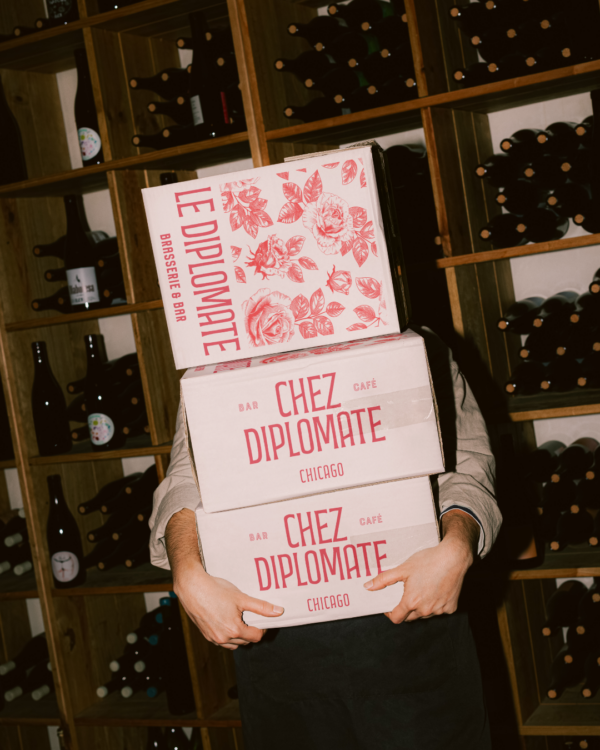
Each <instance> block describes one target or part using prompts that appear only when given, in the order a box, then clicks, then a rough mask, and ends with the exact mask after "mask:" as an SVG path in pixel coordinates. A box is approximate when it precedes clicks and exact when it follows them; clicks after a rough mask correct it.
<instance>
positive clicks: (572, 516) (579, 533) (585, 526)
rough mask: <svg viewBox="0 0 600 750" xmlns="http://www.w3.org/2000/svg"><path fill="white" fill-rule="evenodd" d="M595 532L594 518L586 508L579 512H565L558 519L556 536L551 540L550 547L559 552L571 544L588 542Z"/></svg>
mask: <svg viewBox="0 0 600 750" xmlns="http://www.w3.org/2000/svg"><path fill="white" fill-rule="evenodd" d="M593 533H594V520H593V518H592V517H591V516H590V514H589V513H588V512H587V511H585V510H579V512H578V513H563V514H561V516H560V518H559V519H558V524H557V527H556V536H555V538H554V539H553V540H552V541H551V542H550V549H552V550H553V551H554V552H559V551H560V550H563V549H564V548H565V547H567V546H568V545H569V544H581V543H582V542H586V541H588V540H589V538H590V537H591V536H592V535H593Z"/></svg>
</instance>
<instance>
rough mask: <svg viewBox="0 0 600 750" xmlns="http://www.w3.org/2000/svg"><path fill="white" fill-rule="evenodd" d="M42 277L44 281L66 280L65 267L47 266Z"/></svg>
mask: <svg viewBox="0 0 600 750" xmlns="http://www.w3.org/2000/svg"><path fill="white" fill-rule="evenodd" d="M44 279H45V280H46V281H53V282H55V281H66V280H67V272H66V270H65V268H49V269H48V270H47V271H45V272H44Z"/></svg>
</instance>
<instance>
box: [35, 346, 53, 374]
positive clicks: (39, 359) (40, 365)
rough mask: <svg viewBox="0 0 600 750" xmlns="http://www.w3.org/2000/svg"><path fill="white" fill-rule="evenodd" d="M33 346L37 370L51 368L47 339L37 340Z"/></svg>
mask: <svg viewBox="0 0 600 750" xmlns="http://www.w3.org/2000/svg"><path fill="white" fill-rule="evenodd" d="M31 348H32V350H33V363H34V366H35V369H36V370H49V369H50V363H49V362H48V352H47V350H46V342H45V341H35V342H34V343H33V344H32V345H31Z"/></svg>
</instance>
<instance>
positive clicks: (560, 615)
mask: <svg viewBox="0 0 600 750" xmlns="http://www.w3.org/2000/svg"><path fill="white" fill-rule="evenodd" d="M586 593H587V588H586V587H585V585H584V584H583V583H581V581H578V580H577V579H572V580H569V581H565V582H564V583H562V584H561V585H560V586H559V587H558V588H557V589H556V591H555V592H554V593H553V594H552V595H551V596H550V597H549V599H548V601H547V602H546V622H545V624H544V626H543V628H542V635H544V636H551V635H554V634H555V633H556V632H558V630H559V629H560V628H567V627H569V626H571V625H574V624H575V623H576V621H577V607H578V606H579V602H580V600H581V599H582V598H583V596H584V595H585V594H586Z"/></svg>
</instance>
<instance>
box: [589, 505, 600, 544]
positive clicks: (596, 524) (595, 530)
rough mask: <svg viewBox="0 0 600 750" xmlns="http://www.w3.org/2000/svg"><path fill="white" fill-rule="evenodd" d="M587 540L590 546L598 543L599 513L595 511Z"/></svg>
mask: <svg viewBox="0 0 600 750" xmlns="http://www.w3.org/2000/svg"><path fill="white" fill-rule="evenodd" d="M588 542H589V544H590V546H591V547H597V546H598V545H599V544H600V513H597V514H596V518H594V528H593V529H592V533H591V534H590V536H589V539H588Z"/></svg>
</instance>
